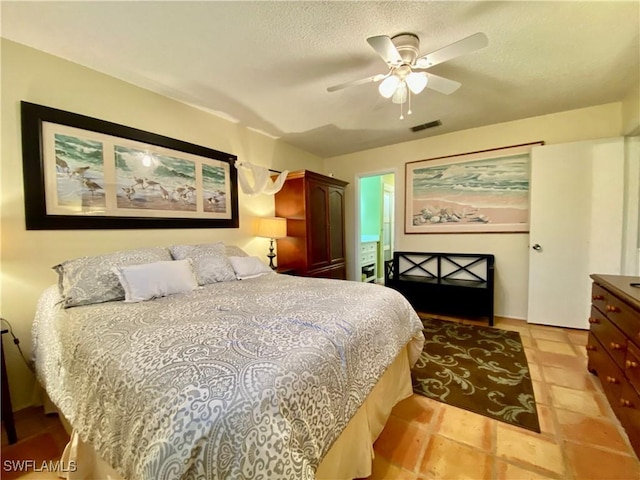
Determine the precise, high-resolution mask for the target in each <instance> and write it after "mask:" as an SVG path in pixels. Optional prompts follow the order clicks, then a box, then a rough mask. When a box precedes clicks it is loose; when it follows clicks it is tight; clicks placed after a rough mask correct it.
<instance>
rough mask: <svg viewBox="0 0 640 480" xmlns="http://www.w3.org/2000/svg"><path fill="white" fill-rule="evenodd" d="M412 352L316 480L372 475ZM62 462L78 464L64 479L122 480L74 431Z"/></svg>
mask: <svg viewBox="0 0 640 480" xmlns="http://www.w3.org/2000/svg"><path fill="white" fill-rule="evenodd" d="M413 353H414V352H410V346H406V347H405V348H404V349H403V350H402V352H401V353H400V355H398V357H396V359H395V360H394V362H393V363H392V364H391V365H390V366H389V368H387V370H386V371H385V373H384V374H383V375H382V377H381V378H380V380H379V381H378V383H377V384H376V385H375V387H374V388H373V390H372V391H371V393H370V394H369V396H368V397H367V399H366V400H365V403H364V404H363V405H362V406H361V407H360V409H358V411H357V412H356V414H355V415H354V416H353V418H352V419H351V420H350V421H349V423H348V424H347V426H346V428H345V429H344V431H343V432H342V434H341V435H340V436H339V437H338V439H337V440H336V441H335V443H334V444H333V446H332V447H331V448H330V449H329V451H328V452H327V454H326V455H325V457H324V459H323V460H322V462H321V463H320V466H319V467H318V471H317V473H316V479H317V480H338V479H343V480H350V479H353V478H364V477H368V476H370V475H371V464H372V460H373V457H374V452H373V443H374V442H375V440H376V439H377V438H378V435H380V433H381V432H382V429H383V428H384V425H385V423H386V422H387V420H388V418H389V415H390V414H391V409H392V408H393V407H394V405H396V404H397V403H398V402H400V401H401V400H404V399H405V398H408V397H409V396H411V393H412V388H411V374H410V363H411V362H412V361H413V357H414V356H415V355H414V354H413ZM63 423H65V424H66V422H63ZM65 426H66V425H65ZM61 460H62V462H63V464H64V465H69V464H70V463H69V462H74V463H75V465H76V469H75V471H74V472H65V473H64V475H66V477H62V478H67V480H94V479H96V478H100V479H104V480H123V479H122V477H121V476H120V474H119V473H118V472H116V471H115V470H114V469H113V468H111V467H110V466H109V465H108V464H107V463H106V462H105V461H104V460H102V459H101V458H100V457H99V456H98V454H97V453H96V452H95V450H94V449H93V447H92V446H91V445H90V444H87V443H85V442H83V441H82V440H80V437H79V436H78V434H77V433H76V432H75V431H72V432H71V439H70V440H69V443H68V444H67V446H66V448H65V450H64V453H63V454H62V459H61Z"/></svg>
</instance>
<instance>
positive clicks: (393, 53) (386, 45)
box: [367, 35, 402, 67]
mask: <svg viewBox="0 0 640 480" xmlns="http://www.w3.org/2000/svg"><path fill="white" fill-rule="evenodd" d="M367 42H368V43H369V45H371V47H372V48H373V49H374V50H375V51H376V52H377V53H378V55H380V56H381V57H382V59H383V60H384V61H385V62H387V65H389V66H390V67H397V66H398V65H401V64H402V57H401V56H400V53H399V52H398V49H397V48H396V46H395V45H394V44H393V42H392V41H391V38H389V37H388V36H387V35H376V36H375V37H369V38H367Z"/></svg>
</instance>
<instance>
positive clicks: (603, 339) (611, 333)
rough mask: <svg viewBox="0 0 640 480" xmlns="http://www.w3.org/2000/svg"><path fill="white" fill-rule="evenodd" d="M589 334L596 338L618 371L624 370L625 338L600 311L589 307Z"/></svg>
mask: <svg viewBox="0 0 640 480" xmlns="http://www.w3.org/2000/svg"><path fill="white" fill-rule="evenodd" d="M589 323H590V324H591V332H592V333H593V334H594V335H595V336H596V338H597V339H598V340H599V341H600V343H601V344H602V345H603V346H604V348H605V349H606V350H607V351H608V352H609V355H610V356H611V358H613V360H614V361H615V362H616V364H617V365H618V367H620V369H624V361H625V358H626V355H627V337H626V336H625V335H624V333H622V332H621V331H620V330H618V328H617V327H616V326H615V325H614V324H613V323H611V322H610V321H609V319H608V318H607V317H605V316H604V315H602V313H600V311H599V310H598V309H597V308H595V307H591V317H589Z"/></svg>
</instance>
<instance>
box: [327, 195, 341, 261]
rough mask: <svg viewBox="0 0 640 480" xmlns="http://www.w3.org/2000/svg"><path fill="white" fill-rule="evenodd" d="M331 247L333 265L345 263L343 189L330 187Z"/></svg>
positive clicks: (330, 253)
mask: <svg viewBox="0 0 640 480" xmlns="http://www.w3.org/2000/svg"><path fill="white" fill-rule="evenodd" d="M329 247H330V252H329V257H330V259H329V260H330V262H331V263H339V262H344V261H345V255H344V189H343V188H335V187H329Z"/></svg>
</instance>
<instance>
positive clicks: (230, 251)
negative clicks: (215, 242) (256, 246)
mask: <svg viewBox="0 0 640 480" xmlns="http://www.w3.org/2000/svg"><path fill="white" fill-rule="evenodd" d="M224 249H225V251H226V252H227V257H248V255H247V252H245V251H244V250H242V249H241V248H240V247H238V246H236V245H225V246H224Z"/></svg>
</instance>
